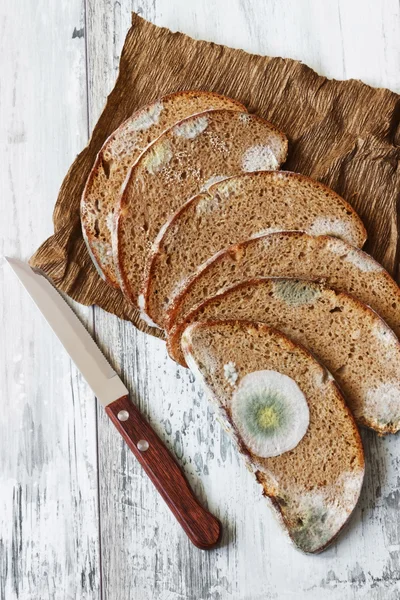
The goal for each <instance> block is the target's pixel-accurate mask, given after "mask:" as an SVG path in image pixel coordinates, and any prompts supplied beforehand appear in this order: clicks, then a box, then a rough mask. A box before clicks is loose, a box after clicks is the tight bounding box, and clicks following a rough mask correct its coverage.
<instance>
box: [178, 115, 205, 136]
mask: <svg viewBox="0 0 400 600" xmlns="http://www.w3.org/2000/svg"><path fill="white" fill-rule="evenodd" d="M207 127H208V118H207V117H205V116H203V117H199V118H198V119H189V120H188V121H183V123H181V124H179V125H176V126H175V127H174V134H175V135H176V136H177V137H183V138H186V139H187V140H194V139H195V138H196V137H197V136H198V135H200V134H201V133H203V131H205V130H206V129H207Z"/></svg>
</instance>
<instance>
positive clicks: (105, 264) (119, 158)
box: [81, 90, 246, 287]
mask: <svg viewBox="0 0 400 600" xmlns="http://www.w3.org/2000/svg"><path fill="white" fill-rule="evenodd" d="M216 108H227V109H230V110H240V111H242V112H243V111H246V108H245V107H244V106H243V105H242V104H240V103H239V102H237V101H236V100H232V99H231V98H226V97H225V96H220V95H219V94H214V93H212V92H203V91H200V90H191V91H184V92H177V93H175V94H170V95H168V96H164V97H163V98H159V99H158V100H156V101H155V102H152V103H151V104H149V105H148V106H146V107H144V108H141V109H140V110H138V111H137V112H135V113H134V114H133V115H132V116H131V117H130V118H129V119H128V120H127V121H125V122H124V123H122V125H121V126H120V127H119V128H118V129H117V130H116V131H114V133H112V134H111V135H110V137H109V138H108V139H107V140H106V141H105V143H104V144H103V147H102V148H101V150H100V152H99V154H98V155H97V158H96V161H95V163H94V165H93V168H92V170H91V172H90V174H89V178H88V180H87V183H86V186H85V189H84V191H83V195H82V201H81V221H82V231H83V236H84V238H85V240H86V243H87V245H88V248H89V251H90V254H91V256H92V259H93V262H94V264H95V266H96V267H97V269H98V271H99V274H100V275H101V277H102V278H103V279H105V280H106V281H107V282H108V283H109V284H110V285H112V286H114V287H119V286H118V281H117V277H116V274H115V272H114V261H113V258H112V252H111V231H110V229H111V228H112V227H113V218H114V209H115V203H116V200H117V198H118V195H119V191H120V187H121V185H122V184H123V182H124V179H125V177H126V174H127V173H128V170H129V168H130V167H131V166H132V164H133V163H134V162H135V161H136V160H137V158H138V157H139V156H140V154H141V153H142V152H143V150H144V149H145V148H146V147H147V146H148V145H149V144H150V143H151V142H153V141H154V140H155V139H156V138H158V137H159V135H161V133H163V131H165V130H166V129H168V128H169V127H171V125H173V124H174V123H177V122H178V121H181V120H182V119H185V118H186V117H188V116H190V115H194V114H196V113H201V112H203V111H205V110H210V109H216Z"/></svg>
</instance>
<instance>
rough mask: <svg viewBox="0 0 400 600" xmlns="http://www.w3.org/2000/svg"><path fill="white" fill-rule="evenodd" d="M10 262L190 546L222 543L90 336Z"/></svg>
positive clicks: (48, 288)
mask: <svg viewBox="0 0 400 600" xmlns="http://www.w3.org/2000/svg"><path fill="white" fill-rule="evenodd" d="M6 260H7V262H8V263H9V265H10V266H11V268H12V269H13V270H14V272H15V274H16V275H17V277H18V278H19V280H20V281H21V283H22V285H23V286H24V287H25V289H26V290H27V292H28V293H29V295H30V296H31V298H32V300H33V301H34V302H35V304H36V306H37V307H38V308H39V310H40V311H41V313H42V314H43V316H44V317H45V319H46V321H47V322H48V323H49V325H50V327H51V328H52V329H53V331H54V333H55V334H56V335H57V337H58V338H59V340H60V341H61V343H62V344H63V346H64V348H65V349H66V351H67V352H68V354H69V355H70V357H71V358H72V360H73V361H74V363H75V365H76V366H77V368H78V369H79V371H80V372H81V374H82V375H83V377H84V379H85V380H86V381H87V383H88V385H89V386H90V387H91V388H92V390H93V393H94V394H95V396H96V397H97V399H98V400H99V401H100V402H101V404H102V405H103V406H104V408H105V411H106V413H107V415H108V416H109V417H110V419H111V421H112V422H113V423H114V425H115V427H116V428H117V429H118V431H119V433H120V434H121V435H122V437H123V438H124V440H125V442H126V443H127V444H128V446H129V448H130V449H131V450H132V452H133V454H134V455H135V456H136V458H137V460H138V461H139V462H140V464H141V465H142V467H143V469H144V471H145V472H146V474H147V475H148V477H149V478H150V479H151V481H152V482H153V484H154V485H155V487H156V489H157V490H158V492H159V493H160V494H161V496H162V497H163V498H164V500H165V502H166V503H167V505H168V507H169V508H170V510H171V511H172V513H173V514H174V516H175V517H176V519H177V521H178V522H179V523H180V525H181V526H182V528H183V530H184V531H185V533H186V535H187V536H188V538H189V539H190V541H191V542H192V543H193V544H194V545H195V546H197V547H198V548H201V549H203V550H208V549H210V548H213V547H214V546H215V545H216V544H217V543H218V541H219V539H220V535H221V524H220V522H219V521H218V519H216V518H215V517H214V516H213V515H212V514H211V513H210V512H208V511H207V510H205V509H204V508H203V507H202V506H201V505H200V504H199V502H198V501H197V500H196V498H195V496H194V494H193V492H192V490H191V488H190V486H189V484H188V482H187V481H186V478H185V476H184V475H183V473H182V471H181V469H180V467H179V466H178V464H177V463H176V461H175V459H174V458H173V456H172V454H171V453H170V452H169V450H168V449H167V448H166V446H165V445H164V444H163V442H162V441H161V439H160V438H159V437H158V435H157V434H156V433H155V431H153V429H152V428H151V427H150V425H149V424H148V422H147V421H146V420H145V419H144V418H143V417H142V416H141V414H140V412H139V410H138V409H137V408H136V406H135V405H134V404H133V403H132V402H131V401H130V398H129V392H128V390H127V388H126V387H125V385H124V384H123V382H122V381H121V379H120V378H119V376H118V375H117V373H116V372H115V371H114V369H113V368H112V367H111V365H110V364H109V363H108V361H107V359H106V358H105V356H104V355H103V353H102V352H101V350H100V348H99V347H98V346H97V344H96V343H95V341H94V340H93V338H92V337H91V335H90V334H89V332H88V331H87V330H86V328H85V327H84V326H83V324H82V323H81V322H80V320H79V319H78V317H77V316H76V314H75V313H74V312H73V310H72V309H71V308H70V307H69V305H68V304H67V303H66V302H65V300H64V299H63V297H62V296H61V294H60V293H59V292H58V291H57V290H56V288H55V287H54V286H53V285H52V284H51V283H50V281H49V280H48V279H46V277H45V276H44V275H43V274H42V273H41V272H40V271H38V270H36V269H32V268H31V267H30V266H29V265H28V264H27V263H24V262H23V261H20V260H17V259H15V258H9V257H6Z"/></svg>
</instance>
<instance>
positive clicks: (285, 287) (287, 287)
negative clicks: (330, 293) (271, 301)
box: [274, 279, 321, 306]
mask: <svg viewBox="0 0 400 600" xmlns="http://www.w3.org/2000/svg"><path fill="white" fill-rule="evenodd" d="M274 294H275V296H277V297H278V298H279V299H280V300H283V302H286V304H290V305H291V306H301V305H302V304H312V303H313V302H314V301H315V300H316V299H317V298H318V297H319V296H320V295H321V290H320V288H319V287H318V286H317V285H316V284H313V283H310V282H308V281H298V280H288V279H285V280H281V281H276V282H275V285H274Z"/></svg>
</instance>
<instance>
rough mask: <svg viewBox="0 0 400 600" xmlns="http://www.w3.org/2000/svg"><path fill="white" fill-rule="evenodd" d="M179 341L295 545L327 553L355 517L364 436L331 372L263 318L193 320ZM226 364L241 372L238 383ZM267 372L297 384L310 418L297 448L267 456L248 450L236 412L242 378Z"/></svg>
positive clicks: (304, 550) (362, 468) (309, 550)
mask: <svg viewBox="0 0 400 600" xmlns="http://www.w3.org/2000/svg"><path fill="white" fill-rule="evenodd" d="M182 346H183V349H184V352H185V356H186V360H187V362H188V364H189V365H190V367H191V368H192V370H193V371H194V372H195V374H196V375H197V376H199V377H200V379H201V380H202V381H203V383H204V384H205V386H206V387H207V388H208V390H209V391H210V392H211V400H212V401H213V403H214V404H215V406H216V408H217V411H218V413H219V416H220V419H221V421H222V424H223V425H224V427H225V428H226V429H227V431H228V433H230V435H231V436H232V437H233V439H234V440H235V441H236V443H237V445H238V447H239V450H240V451H241V452H242V453H243V454H244V456H245V459H246V461H247V464H248V466H249V468H250V470H251V471H252V472H253V473H254V475H255V476H256V478H257V480H258V482H259V483H260V484H261V485H262V488H263V494H264V495H265V496H267V497H268V498H269V499H270V500H271V503H272V505H273V507H274V508H275V510H276V511H277V513H278V516H279V517H280V520H281V523H282V524H283V526H284V527H285V529H286V531H287V532H288V534H289V536H290V538H291V540H292V541H293V543H294V544H295V545H296V547H297V548H299V549H300V550H302V551H303V552H307V553H316V552H320V551H321V550H324V549H325V548H326V547H327V546H328V545H329V544H330V543H331V542H332V541H333V540H334V539H335V538H336V537H337V535H338V534H339V532H340V531H341V529H342V528H343V526H344V525H345V523H346V521H347V520H348V518H349V517H350V515H351V513H352V511H353V509H354V507H355V505H356V503H357V500H358V497H359V494H360V490H361V486H362V482H363V476H364V454H363V449H362V443H361V439H360V435H359V432H358V430H357V427H356V425H355V422H354V420H353V417H352V415H351V412H350V411H349V409H348V408H347V406H346V404H345V402H344V400H343V397H342V395H341V393H340V391H339V388H338V387H337V385H336V383H335V382H334V381H333V379H332V377H331V376H330V375H329V373H328V372H327V371H326V370H325V369H324V367H322V366H321V365H320V364H319V363H318V362H317V361H316V360H315V359H314V358H313V357H312V356H311V354H309V352H307V351H306V350H305V349H304V348H302V347H301V346H298V345H296V344H294V343H293V342H292V341H290V340H289V339H288V338H287V337H286V336H284V335H283V334H281V333H279V332H277V331H274V330H273V329H270V328H269V327H267V326H265V325H262V324H259V323H251V322H246V321H242V322H240V321H236V322H235V321H225V322H205V323H195V324H193V325H191V326H190V327H189V328H188V329H186V331H185V333H184V336H183V343H182ZM227 364H230V365H231V367H233V369H234V370H235V373H236V374H237V379H236V381H235V384H234V386H232V383H231V382H230V381H228V380H227V377H226V365H227ZM264 369H265V370H272V371H276V372H278V373H281V374H283V375H286V376H288V377H290V378H292V379H293V380H294V381H295V382H296V383H297V384H298V386H299V387H300V389H301V391H302V393H303V394H304V395H305V398H306V400H307V404H308V408H309V419H310V421H309V426H308V429H307V432H306V434H305V436H304V437H303V438H302V439H301V440H300V442H299V443H298V445H297V446H296V447H295V448H294V449H293V450H290V451H288V452H285V453H283V454H281V455H280V456H274V457H270V458H260V457H259V456H256V455H255V454H253V453H252V452H251V451H250V449H249V448H248V447H246V445H245V444H244V441H243V439H242V438H241V436H240V433H239V431H238V429H237V426H236V424H235V422H234V420H233V416H232V396H233V393H234V391H235V389H237V386H238V385H240V382H241V380H242V378H243V376H245V375H247V374H248V373H251V372H254V371H260V370H264ZM249 518H251V516H249Z"/></svg>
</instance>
